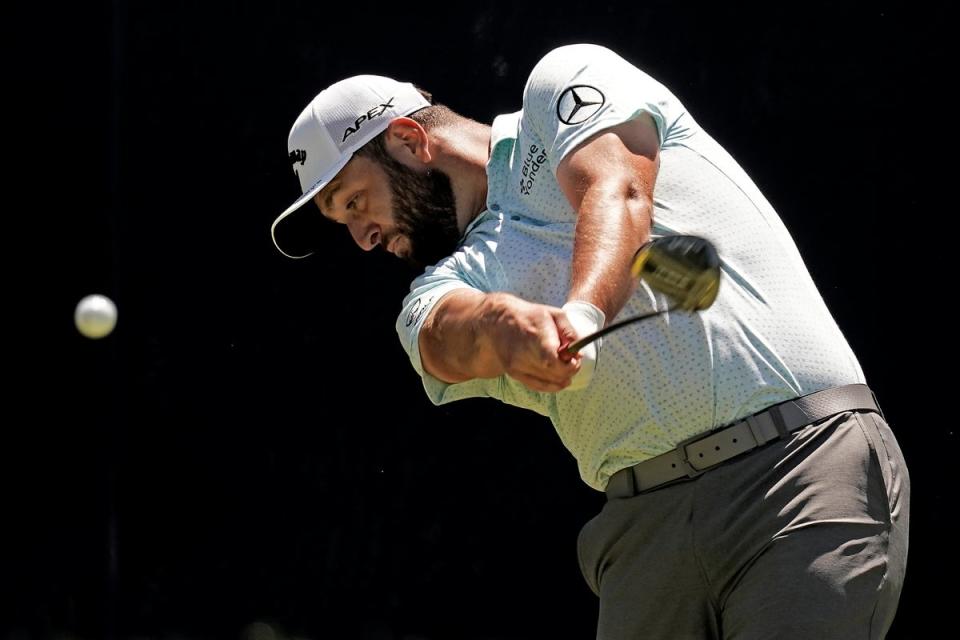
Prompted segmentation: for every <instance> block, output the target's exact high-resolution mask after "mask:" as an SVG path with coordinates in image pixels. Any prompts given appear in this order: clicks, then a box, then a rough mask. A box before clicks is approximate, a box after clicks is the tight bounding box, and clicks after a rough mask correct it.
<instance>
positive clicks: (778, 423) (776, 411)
mask: <svg viewBox="0 0 960 640" xmlns="http://www.w3.org/2000/svg"><path fill="white" fill-rule="evenodd" d="M768 411H769V412H770V419H771V420H773V426H774V427H776V429H777V433H778V434H779V435H780V439H781V440H783V439H784V438H786V437H787V436H788V435H789V434H790V432H789V431H787V424H786V422H784V420H783V414H781V413H780V407H779V406H777V407H771V408H770V409H769V410H768Z"/></svg>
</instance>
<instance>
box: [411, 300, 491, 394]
mask: <svg viewBox="0 0 960 640" xmlns="http://www.w3.org/2000/svg"><path fill="white" fill-rule="evenodd" d="M498 295H502V294H486V293H481V292H479V291H473V290H470V289H459V290H456V291H453V292H451V293H449V294H447V295H446V296H444V298H443V299H442V300H441V301H440V302H439V304H438V305H437V306H436V307H435V308H434V309H433V310H432V311H431V313H430V315H429V316H428V317H427V319H426V321H425V322H424V324H423V327H422V328H421V329H420V360H421V362H422V364H423V368H424V370H426V371H427V373H429V374H430V375H432V376H434V377H435V378H439V379H440V380H443V381H445V382H451V383H453V382H463V381H464V380H471V379H473V378H494V377H497V376H499V375H501V374H502V373H503V366H502V364H501V363H500V362H499V361H498V358H497V357H496V353H495V351H494V349H492V348H491V346H490V344H489V336H488V334H487V332H486V330H485V328H484V327H485V325H486V324H488V322H489V316H490V314H492V313H496V311H495V307H496V296H498Z"/></svg>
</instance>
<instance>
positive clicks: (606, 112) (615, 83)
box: [521, 44, 670, 173]
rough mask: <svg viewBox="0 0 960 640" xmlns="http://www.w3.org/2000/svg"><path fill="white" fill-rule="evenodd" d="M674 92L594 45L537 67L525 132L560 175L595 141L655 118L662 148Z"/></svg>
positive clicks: (557, 53) (561, 51)
mask: <svg viewBox="0 0 960 640" xmlns="http://www.w3.org/2000/svg"><path fill="white" fill-rule="evenodd" d="M669 100H670V93H669V91H668V90H667V89H666V88H665V87H664V86H663V85H662V84H660V83H659V82H657V81H656V80H654V79H653V78H651V77H650V76H648V75H647V74H646V73H644V72H643V71H641V70H640V69H638V68H636V67H635V66H633V65H632V64H630V63H629V62H627V61H626V60H624V59H623V58H621V57H620V56H619V55H617V54H616V53H614V52H613V51H610V50H609V49H606V48H604V47H601V46H598V45H592V44H577V45H569V46H565V47H560V48H558V49H554V50H553V51H551V52H550V53H548V54H547V55H546V56H544V57H543V58H542V59H541V60H540V62H538V63H537V65H536V66H535V67H534V69H533V71H532V72H531V73H530V77H529V79H528V80H527V86H526V87H525V88H524V92H523V121H522V125H521V126H522V127H523V128H525V129H527V130H528V131H531V132H532V133H534V134H535V135H536V136H537V137H538V138H539V139H540V142H542V144H543V146H544V147H545V149H546V150H547V157H548V158H550V159H551V162H550V164H551V166H552V168H553V171H554V173H556V170H557V167H558V166H559V164H560V161H561V160H563V158H564V156H566V155H567V154H568V153H570V151H572V150H573V149H575V148H576V147H577V145H579V144H580V143H582V142H583V141H585V140H586V139H588V138H589V137H590V136H592V135H594V134H596V133H598V132H600V131H603V130H604V129H609V128H610V127H613V126H616V125H618V124H621V123H623V122H626V121H628V120H631V119H633V118H636V117H638V116H639V115H640V114H641V113H644V112H646V113H649V114H650V116H651V117H652V118H653V121H654V123H655V124H656V127H657V135H658V137H659V140H660V144H661V145H662V144H663V141H664V139H665V127H666V118H665V115H664V112H665V111H666V106H667V104H668V102H669Z"/></svg>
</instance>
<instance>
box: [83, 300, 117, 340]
mask: <svg viewBox="0 0 960 640" xmlns="http://www.w3.org/2000/svg"><path fill="white" fill-rule="evenodd" d="M73 322H74V324H76V325H77V330H78V331H79V332H80V333H82V334H83V335H85V336H87V337H88V338H102V337H104V336H107V335H110V332H111V331H113V328H114V327H115V326H116V325H117V305H115V304H113V300H111V299H110V298H108V297H107V296H102V295H100V294H93V295H89V296H87V297H85V298H84V299H83V300H81V301H80V302H78V303H77V309H76V311H74V313H73Z"/></svg>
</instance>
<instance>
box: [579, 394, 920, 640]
mask: <svg viewBox="0 0 960 640" xmlns="http://www.w3.org/2000/svg"><path fill="white" fill-rule="evenodd" d="M909 505H910V478H909V474H908V472H907V467H906V463H905V462H904V459H903V454H902V453H901V451H900V447H899V445H898V444H897V441H896V438H895V437H894V435H893V432H892V431H891V430H890V428H889V426H888V425H887V423H886V421H885V420H884V419H883V417H881V416H880V415H879V414H876V413H873V412H862V413H861V412H846V413H842V414H839V415H836V416H833V417H831V418H827V419H825V420H823V421H821V422H819V423H814V424H812V425H809V426H806V427H803V428H801V429H800V430H798V431H796V432H794V433H792V434H790V436H788V437H787V438H785V439H783V440H780V441H777V442H775V443H773V444H770V445H768V446H766V447H764V448H761V449H757V450H755V451H752V452H750V453H747V454H745V455H744V456H742V457H740V458H736V459H734V460H731V461H729V462H727V463H725V464H722V465H719V466H718V467H716V468H714V469H711V470H710V471H708V472H707V473H705V474H703V475H702V476H699V477H697V478H695V479H692V480H685V481H682V482H679V483H676V484H672V485H669V486H665V487H661V488H659V489H655V490H653V491H651V492H649V493H645V494H641V495H638V496H634V497H632V498H625V499H615V500H609V501H608V502H607V503H606V505H605V506H604V508H603V510H602V511H601V512H600V513H599V514H598V515H597V516H596V517H594V518H593V519H592V520H590V521H589V522H588V523H587V524H586V525H585V526H584V527H583V529H582V531H581V532H580V537H579V540H578V543H577V547H578V552H579V559H580V568H581V570H582V571H583V575H584V578H585V579H586V581H587V583H588V584H589V585H590V588H591V589H592V590H593V591H594V593H596V594H597V595H598V596H599V597H600V617H599V623H598V631H597V638H598V639H599V640H627V639H630V640H637V639H640V638H653V639H656V638H666V639H677V640H680V639H685V638H697V639H703V638H726V639H731V640H734V639H735V640H747V639H754V638H777V639H780V640H784V639H791V638H797V639H800V638H802V639H804V640H808V639H810V638H816V639H817V640H826V639H830V638H837V639H840V638H843V639H844V640H849V639H854V638H882V637H883V636H884V635H885V634H886V632H887V629H888V628H889V627H890V624H891V622H892V621H893V617H894V614H895V613H896V609H897V602H898V600H899V597H900V589H901V587H902V585H903V576H904V571H905V569H906V563H907V538H908V529H909Z"/></svg>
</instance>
